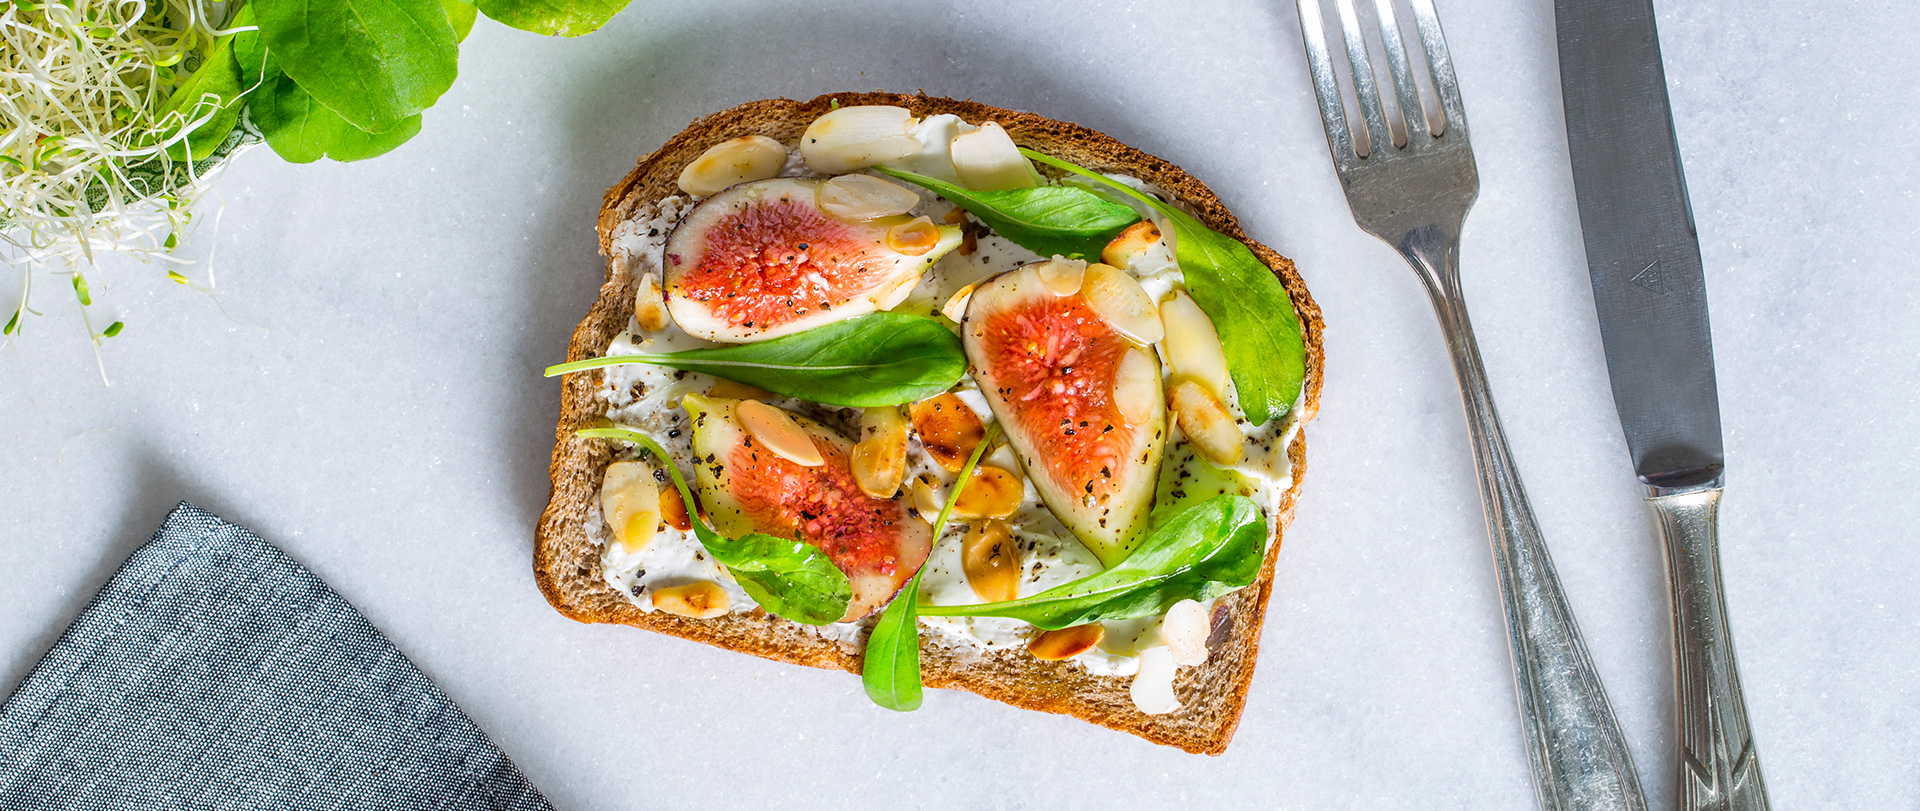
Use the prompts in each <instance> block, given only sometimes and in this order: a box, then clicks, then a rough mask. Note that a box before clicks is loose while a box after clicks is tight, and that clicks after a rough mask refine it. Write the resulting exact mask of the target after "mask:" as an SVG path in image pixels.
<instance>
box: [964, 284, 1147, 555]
mask: <svg viewBox="0 0 1920 811" xmlns="http://www.w3.org/2000/svg"><path fill="white" fill-rule="evenodd" d="M1044 264H1045V263H1035V264H1032V265H1026V266H1024V267H1021V268H1017V269H1015V270H1011V271H1008V272H1006V273H1002V274H1000V275H999V276H995V277H993V278H991V279H988V280H987V281H985V282H982V283H981V284H980V286H979V287H978V288H977V289H975V290H974V292H973V296H972V298H971V299H969V300H968V302H967V314H966V322H965V324H964V325H963V326H962V329H961V339H962V342H963V343H964V345H965V347H966V351H967V361H968V363H969V365H970V370H971V372H972V374H973V379H974V382H976V383H977V384H979V386H980V391H981V393H982V394H984V395H985V396H986V399H987V404H988V405H989V406H990V407H991V408H992V409H993V414H994V417H995V418H996V419H997V420H999V422H1000V425H1001V426H1002V428H1003V429H1004V430H1005V431H1006V435H1007V440H1008V442H1009V443H1011V444H1012V445H1013V449H1014V451H1015V455H1016V456H1017V457H1018V458H1019V459H1020V464H1021V466H1022V467H1024V468H1025V469H1026V472H1027V478H1028V479H1029V480H1030V481H1032V482H1033V484H1034V488H1035V489H1036V490H1038V491H1039V493H1040V498H1041V500H1043V501H1045V502H1046V504H1047V507H1048V508H1050V509H1051V510H1052V511H1053V513H1054V515H1056V516H1058V517H1059V519H1060V521H1061V523H1062V524H1064V525H1066V527H1067V529H1068V530H1070V531H1072V532H1073V534H1074V537H1076V538H1078V539H1079V540H1080V542H1081V543H1083V544H1085V545H1086V546H1087V548H1088V549H1089V550H1092V552H1093V553H1094V555H1095V556H1097V557H1099V558H1100V562H1101V563H1102V564H1104V565H1106V566H1109V567H1111V566H1113V565H1114V564H1116V563H1118V562H1120V561H1121V560H1124V559H1125V558H1126V556H1127V554H1128V553H1130V552H1132V551H1133V546H1134V544H1135V543H1136V542H1137V541H1138V539H1139V536H1140V534H1141V533H1142V532H1143V531H1144V530H1145V529H1146V526H1147V516H1148V511H1149V509H1150V508H1151V507H1152V506H1153V494H1154V483H1155V481H1156V479H1157V478H1158V475H1159V470H1160V460H1161V456H1162V454H1163V453H1164V451H1165V449H1166V434H1167V413H1166V403H1165V402H1164V401H1163V400H1162V399H1161V398H1160V397H1159V392H1160V390H1161V387H1160V385H1159V383H1160V378H1161V375H1160V362H1159V359H1158V357H1157V356H1156V355H1155V354H1154V353H1153V352H1151V351H1148V352H1146V353H1145V354H1146V355H1147V356H1148V357H1149V358H1151V359H1152V364H1153V378H1154V382H1155V385H1154V386H1153V387H1152V388H1151V392H1152V393H1153V395H1154V396H1153V397H1152V398H1151V402H1150V403H1134V404H1129V405H1130V408H1131V409H1132V410H1133V411H1134V412H1135V413H1139V414H1142V415H1143V416H1142V418H1140V419H1138V420H1137V421H1128V420H1127V419H1126V417H1125V416H1124V415H1123V414H1122V413H1121V411H1122V410H1121V408H1120V407H1119V405H1118V404H1117V403H1116V402H1114V399H1113V395H1114V384H1115V380H1116V378H1117V377H1118V372H1119V367H1120V360H1121V359H1122V358H1124V357H1125V356H1126V354H1127V353H1128V352H1129V351H1131V350H1133V348H1134V347H1135V344H1134V343H1132V342H1131V341H1128V340H1127V339H1126V338H1125V337H1124V336H1122V335H1121V334H1120V333H1119V332H1117V331H1115V330H1114V329H1113V328H1112V327H1111V326H1109V325H1108V324H1106V323H1105V322H1104V321H1101V320H1100V318H1099V316H1098V315H1097V314H1096V313H1095V312H1094V310H1093V308H1092V307H1090V306H1088V304H1087V302H1086V300H1085V299H1084V298H1082V297H1081V296H1080V294H1079V293H1077V292H1076V293H1073V294H1071V295H1059V294H1057V293H1055V292H1054V291H1053V290H1052V289H1051V288H1050V287H1049V286H1048V285H1047V283H1046V281H1045V280H1044V279H1043V278H1042V276H1041V274H1040V268H1041V267H1042V266H1043V265H1044Z"/></svg>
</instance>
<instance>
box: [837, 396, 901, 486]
mask: <svg viewBox="0 0 1920 811" xmlns="http://www.w3.org/2000/svg"><path fill="white" fill-rule="evenodd" d="M849 464H850V465H851V466H852V468H853V480H854V481H855V482H856V483H858V484H859V485H860V492H863V493H866V494H867V495H868V496H871V497H873V498H893V494H894V493H897V492H899V491H900V477H901V476H903V475H905V473H906V466H907V419H906V417H903V416H901V414H900V409H898V408H895V407H893V406H883V407H877V408H869V409H867V410H866V411H865V412H864V413H862V414H861V415H860V441H859V442H857V443H855V444H854V446H853V456H852V459H851V461H850V462H849Z"/></svg>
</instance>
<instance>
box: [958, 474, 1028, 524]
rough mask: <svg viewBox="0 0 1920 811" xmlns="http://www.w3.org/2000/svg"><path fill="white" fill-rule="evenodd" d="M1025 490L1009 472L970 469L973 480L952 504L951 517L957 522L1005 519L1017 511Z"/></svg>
mask: <svg viewBox="0 0 1920 811" xmlns="http://www.w3.org/2000/svg"><path fill="white" fill-rule="evenodd" d="M1025 493H1026V486H1025V485H1023V484H1021V482H1020V477H1019V476H1016V475H1014V473H1013V471H1010V470H1007V469H1006V468H1001V467H995V466H993V465H980V466H979V467H976V468H974V469H973V477H972V478H970V479H968V480H967V486H966V488H965V489H963V490H961V491H960V497H959V498H957V499H954V501H953V514H954V515H955V516H958V517H960V518H1005V517H1007V516H1009V515H1012V514H1013V512H1014V511H1015V510H1018V509H1020V498H1021V496H1023V495H1025Z"/></svg>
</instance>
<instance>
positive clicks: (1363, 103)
mask: <svg viewBox="0 0 1920 811" xmlns="http://www.w3.org/2000/svg"><path fill="white" fill-rule="evenodd" d="M1334 7H1335V8H1336V9H1337V10H1338V11H1339V12H1340V33H1341V35H1342V36H1343V38H1344V39H1345V40H1346V45H1347V64H1348V65H1350V66H1352V67H1353V92H1354V93H1355V94H1357V95H1359V97H1360V117H1361V118H1364V119H1366V122H1367V154H1368V155H1369V156H1372V155H1376V154H1379V153H1381V152H1383V151H1387V150H1390V149H1391V148H1392V147H1393V136H1392V135H1391V134H1389V133H1388V132H1387V113H1386V108H1384V107H1382V106H1380V89H1379V88H1378V87H1376V86H1375V85H1374V81H1373V64H1372V62H1371V61H1370V60H1369V59H1368V57H1367V40H1366V37H1365V35H1363V34H1362V33H1361V32H1360V15H1359V13H1358V12H1355V11H1354V9H1353V0H1334Z"/></svg>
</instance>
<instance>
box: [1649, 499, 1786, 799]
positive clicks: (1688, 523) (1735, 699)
mask: <svg viewBox="0 0 1920 811" xmlns="http://www.w3.org/2000/svg"><path fill="white" fill-rule="evenodd" d="M1647 505H1648V506H1650V507H1652V508H1653V513H1654V516H1655V517H1656V518H1657V519H1659V522H1660V541H1661V544H1662V545H1664V546H1665V547H1666V549H1667V574H1668V577H1669V583H1668V585H1670V586H1671V587H1672V590H1673V650H1674V665H1675V667H1674V673H1675V681H1676V682H1677V687H1678V688H1679V693H1680V701H1679V704H1680V808H1681V809H1682V810H1683V811H1767V808H1768V805H1767V789H1766V785H1765V783H1764V782H1762V781H1761V779H1760V760H1759V758H1758V756H1757V755H1756V754H1755V753H1754V749H1753V735H1752V732H1751V730H1750V729H1749V728H1748V726H1747V707H1746V701H1745V699H1743V698H1742V697H1741V693H1740V672H1739V670H1738V669H1736V668H1735V667H1734V663H1733V633H1732V632H1731V631H1730V630H1729V629H1728V627H1727V602H1726V598H1725V597H1724V596H1722V593H1721V591H1720V550H1719V534H1720V533H1719V528H1718V527H1719V521H1720V481H1719V480H1718V479H1715V480H1714V481H1713V482H1711V483H1709V484H1708V485H1706V486H1704V487H1700V488H1695V489H1689V490H1669V489H1664V488H1657V487H1649V488H1647Z"/></svg>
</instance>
